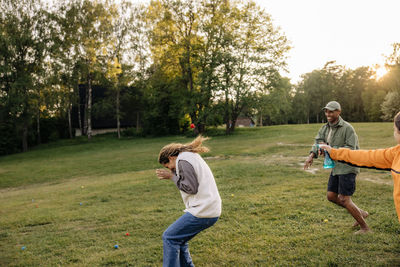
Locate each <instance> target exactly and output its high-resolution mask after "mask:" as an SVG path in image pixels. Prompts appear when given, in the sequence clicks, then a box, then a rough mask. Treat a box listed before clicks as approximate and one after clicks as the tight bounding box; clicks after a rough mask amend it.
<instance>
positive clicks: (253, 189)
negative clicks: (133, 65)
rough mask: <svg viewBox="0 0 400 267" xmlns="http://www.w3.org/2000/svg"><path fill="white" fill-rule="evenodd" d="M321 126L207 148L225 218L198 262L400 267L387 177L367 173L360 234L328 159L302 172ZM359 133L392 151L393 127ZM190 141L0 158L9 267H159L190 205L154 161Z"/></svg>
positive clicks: (77, 147)
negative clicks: (338, 195) (169, 232)
mask: <svg viewBox="0 0 400 267" xmlns="http://www.w3.org/2000/svg"><path fill="white" fill-rule="evenodd" d="M320 126H321V125H316V124H312V125H283V126H273V127H263V128H253V129H241V128H239V129H237V130H238V131H237V133H235V134H234V135H232V136H216V137H213V138H212V139H211V140H210V141H208V142H207V143H206V144H207V145H208V146H209V147H210V148H211V152H209V153H207V154H204V155H203V156H204V158H205V159H206V161H207V162H208V164H209V165H210V167H211V169H212V170H213V172H214V175H215V178H216V181H217V184H218V188H219V191H220V194H221V198H222V202H223V213H222V216H221V218H220V220H219V221H218V222H217V224H216V225H215V226H213V227H212V228H210V229H208V230H206V231H204V232H202V233H201V234H199V235H198V236H197V237H195V238H194V239H193V240H192V241H191V242H190V250H191V254H192V257H193V260H194V263H195V264H196V265H197V266H272V265H273V266H288V265H290V266H371V265H373V266H396V265H400V224H399V222H398V220H397V216H396V214H395V209H394V204H393V199H392V191H393V185H392V183H391V177H390V173H388V172H383V171H372V170H363V171H362V173H361V174H360V175H359V176H358V179H357V191H356V193H355V195H354V196H353V201H354V202H355V203H356V204H357V205H358V206H359V207H360V208H363V209H365V210H367V211H369V213H370V217H369V218H368V219H367V222H368V224H369V225H370V227H371V228H372V229H373V231H374V232H373V234H368V235H362V236H356V235H353V232H354V231H355V229H352V228H351V225H352V224H353V220H352V218H351V217H350V215H349V214H348V213H347V212H346V211H345V210H344V209H342V208H339V207H337V206H335V205H333V204H331V203H329V202H328V201H327V200H326V197H325V194H326V183H327V178H328V175H329V172H328V171H326V170H323V169H322V168H321V160H316V161H315V163H314V166H313V167H314V168H315V169H313V172H305V171H303V170H302V164H303V162H304V160H305V157H306V156H307V154H308V151H309V149H310V145H311V144H312V141H313V137H314V136H315V135H316V132H317V130H318V129H319V127H320ZM353 126H354V127H355V129H356V131H357V133H358V135H359V138H360V145H361V147H362V148H382V147H389V146H393V145H395V143H394V140H393V135H392V131H393V128H392V124H391V123H354V124H353ZM190 140H191V138H185V137H179V136H169V137H164V138H135V139H122V140H116V139H114V138H113V137H112V136H110V135H108V136H100V137H95V138H94V140H93V141H92V142H90V143H88V142H87V141H86V140H85V139H76V140H70V141H62V142H58V143H53V144H49V145H43V146H40V147H38V148H36V149H35V150H33V151H30V152H28V153H23V154H15V155H11V156H7V157H1V158H0V266H160V265H161V264H162V241H161V235H162V233H163V231H164V230H165V229H166V228H167V227H168V226H169V225H170V224H171V223H172V222H174V221H175V220H176V219H177V218H178V217H179V216H180V215H181V214H182V210H183V208H184V206H183V203H182V199H181V197H180V194H179V192H178V190H177V189H176V187H175V186H174V185H173V183H172V182H170V181H160V180H158V179H157V178H156V176H155V174H154V173H155V172H154V169H155V168H159V167H160V166H159V165H158V164H157V156H158V152H159V150H160V148H161V147H162V146H163V145H165V144H168V143H170V142H189V141H190ZM81 204H82V205H81ZM325 219H328V222H324V220H325ZM126 232H129V233H130V236H125V233H126ZM115 244H118V245H119V249H114V248H113V247H114V245H115ZM22 246H25V247H26V249H25V250H21V247H22Z"/></svg>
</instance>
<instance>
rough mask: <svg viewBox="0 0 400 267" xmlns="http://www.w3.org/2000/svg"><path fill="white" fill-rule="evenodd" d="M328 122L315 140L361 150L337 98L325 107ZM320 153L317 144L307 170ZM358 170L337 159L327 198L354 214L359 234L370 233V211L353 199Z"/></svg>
mask: <svg viewBox="0 0 400 267" xmlns="http://www.w3.org/2000/svg"><path fill="white" fill-rule="evenodd" d="M323 110H324V112H325V116H326V119H327V121H328V122H327V123H326V124H324V125H323V126H322V127H321V129H319V131H318V134H317V136H316V137H315V143H316V144H320V143H325V144H329V145H330V146H331V147H334V148H340V147H346V148H349V149H359V147H358V137H357V134H356V132H355V131H354V128H353V126H351V124H350V123H348V122H346V121H344V120H343V119H342V117H341V116H340V113H341V107H340V104H339V103H338V102H336V101H331V102H329V103H328V104H327V105H326V106H325V107H324V108H323ZM319 154H321V153H320V152H319V151H318V148H317V146H315V145H314V146H313V147H312V150H311V151H310V155H309V156H308V158H307V160H306V161H305V163H304V169H307V168H309V167H310V166H311V165H312V163H313V159H314V158H318V155H319ZM357 173H359V169H358V168H355V167H352V166H350V165H347V164H344V163H340V162H335V167H334V168H333V169H332V171H331V174H330V176H329V181H328V192H327V198H328V200H329V201H331V202H333V203H335V204H336V205H339V206H342V207H344V208H345V209H347V211H348V212H349V213H350V214H351V215H352V216H353V217H354V219H355V220H356V222H355V223H354V225H353V226H354V227H355V226H358V225H359V226H360V230H359V231H357V232H356V234H362V233H367V232H369V231H370V229H369V227H368V225H367V223H366V222H365V218H366V217H368V212H366V211H364V210H362V209H360V208H358V207H357V206H356V204H354V202H353V201H352V200H351V196H352V195H353V193H354V191H355V189H356V175H357Z"/></svg>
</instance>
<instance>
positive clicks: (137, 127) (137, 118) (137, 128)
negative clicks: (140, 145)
mask: <svg viewBox="0 0 400 267" xmlns="http://www.w3.org/2000/svg"><path fill="white" fill-rule="evenodd" d="M139 116H140V113H139V111H138V112H137V113H136V133H139V128H140V125H139V122H140V118H139Z"/></svg>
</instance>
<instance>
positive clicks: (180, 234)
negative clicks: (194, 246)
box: [162, 212, 218, 267]
mask: <svg viewBox="0 0 400 267" xmlns="http://www.w3.org/2000/svg"><path fill="white" fill-rule="evenodd" d="M217 220H218V217H215V218H197V217H195V216H193V215H192V214H190V213H189V212H186V213H185V214H183V215H182V216H181V217H180V218H179V219H178V220H176V221H175V222H174V223H173V224H171V225H170V226H169V227H168V228H167V230H165V232H164V233H163V235H162V239H163V247H164V257H163V266H164V267H179V266H194V264H193V262H192V257H190V253H189V245H188V241H189V240H190V239H192V238H193V237H194V236H195V235H197V234H198V233H200V232H201V231H203V230H204V229H207V228H208V227H210V226H212V225H213V224H214V223H216V222H217Z"/></svg>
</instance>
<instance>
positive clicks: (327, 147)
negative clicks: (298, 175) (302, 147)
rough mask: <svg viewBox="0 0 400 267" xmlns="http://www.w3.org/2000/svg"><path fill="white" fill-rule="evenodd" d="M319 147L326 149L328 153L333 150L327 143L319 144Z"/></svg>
mask: <svg viewBox="0 0 400 267" xmlns="http://www.w3.org/2000/svg"><path fill="white" fill-rule="evenodd" d="M319 148H321V149H323V150H326V151H328V153H329V152H331V148H332V147H331V146H330V145H325V144H319Z"/></svg>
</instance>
